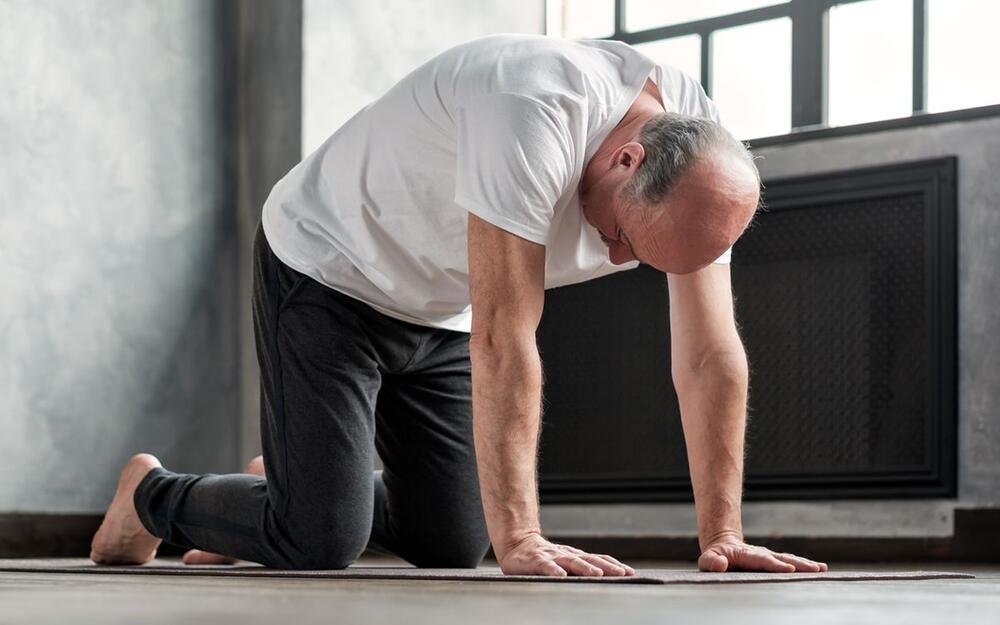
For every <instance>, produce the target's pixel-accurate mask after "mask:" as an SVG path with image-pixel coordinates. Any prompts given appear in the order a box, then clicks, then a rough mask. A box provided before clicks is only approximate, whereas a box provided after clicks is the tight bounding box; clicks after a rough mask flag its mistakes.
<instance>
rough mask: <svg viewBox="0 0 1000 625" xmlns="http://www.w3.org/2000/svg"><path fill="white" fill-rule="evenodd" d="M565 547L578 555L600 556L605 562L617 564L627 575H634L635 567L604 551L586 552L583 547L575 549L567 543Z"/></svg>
mask: <svg viewBox="0 0 1000 625" xmlns="http://www.w3.org/2000/svg"><path fill="white" fill-rule="evenodd" d="M565 548H566V549H568V550H570V551H571V552H573V553H575V554H576V555H578V556H584V555H588V556H596V557H598V558H601V559H602V560H604V561H606V562H610V563H611V564H612V565H614V566H617V567H620V568H622V569H624V570H625V572H626V573H627V574H629V575H635V569H634V568H632V567H630V566H629V565H627V564H625V563H624V562H622V561H620V560H618V559H617V558H613V557H611V556H609V555H608V554H606V553H587V552H586V551H584V550H583V549H577V548H576V547H570V546H568V545H566V546H565Z"/></svg>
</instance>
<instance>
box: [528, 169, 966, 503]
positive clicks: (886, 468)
mask: <svg viewBox="0 0 1000 625" xmlns="http://www.w3.org/2000/svg"><path fill="white" fill-rule="evenodd" d="M955 176H956V159H954V158H944V159H936V160H929V161H920V162H910V163H900V164H895V165H891V166H882V167H875V168H865V169H856V170H850V171H841V172H833V173H828V174H822V175H812V176H806V177H796V178H788V179H782V180H771V181H768V182H767V185H766V189H765V193H764V199H765V203H766V205H767V208H766V209H765V210H764V211H763V212H761V213H760V214H759V215H758V216H757V218H756V219H755V221H754V224H753V225H752V227H751V228H750V229H749V230H748V231H747V232H746V233H745V234H744V236H743V237H741V239H740V240H739V242H738V243H737V244H736V247H735V250H734V254H733V265H732V274H733V290H734V294H735V297H736V300H737V301H736V312H737V317H738V319H739V323H740V327H741V336H742V337H743V340H744V344H745V346H746V349H747V353H748V357H749V360H750V365H751V376H750V389H751V390H750V414H751V418H750V422H749V426H748V432H747V441H748V445H747V465H746V467H747V468H746V497H747V498H748V499H807V498H823V499H827V498H847V497H850V498H857V497H878V498H897V497H900V498H901V497H949V496H954V494H955V488H956V486H955V481H956V480H955V463H956V437H955V419H956V396H955V392H956V379H957V376H956V351H955V343H956V328H955V313H956V284H955V282H956V281H955V276H956V265H955V255H956V254H955V240H956V197H955V193H956V192H955V188H956V185H955ZM668 314H669V313H668V304H667V287H666V279H665V277H664V275H663V274H662V273H659V272H657V271H655V270H652V269H650V268H648V267H645V266H642V267H639V268H638V269H636V270H633V271H627V272H623V273H620V274H615V275H612V276H609V277H606V278H602V279H599V280H594V281H591V282H587V283H583V284H579V285H573V286H569V287H563V288H559V289H554V290H552V291H549V292H548V293H547V295H546V302H545V313H544V315H543V318H542V322H541V325H540V327H539V332H538V342H539V348H540V350H541V353H542V361H543V366H544V369H545V404H544V406H545V416H544V421H545V425H544V430H543V435H542V442H541V450H540V488H541V493H542V498H543V501H546V502H611V501H621V502H625V501H637V502H638V501H677V500H689V499H690V498H691V487H690V482H689V479H688V474H687V457H686V454H685V450H684V442H683V435H682V431H681V425H680V413H679V409H678V406H677V398H676V396H675V394H674V389H673V385H672V383H671V380H670V356H669V352H670V339H669V333H668V323H667V319H668Z"/></svg>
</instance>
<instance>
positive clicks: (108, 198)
mask: <svg viewBox="0 0 1000 625" xmlns="http://www.w3.org/2000/svg"><path fill="white" fill-rule="evenodd" d="M220 19H223V18H222V12H221V11H220V10H219V6H218V5H217V3H214V2H205V1H203V0H184V1H181V0H172V1H171V2H139V1H128V0H115V1H110V0H105V1H96V0H88V1H80V2H61V1H59V0H45V1H39V0H24V1H12V0H0V284H2V285H3V287H2V295H0V345H2V355H0V512H10V511H46V512H59V511H66V512H92V511H93V512H97V511H103V509H104V508H105V506H106V504H107V502H108V501H109V500H110V497H111V495H112V493H113V487H114V483H115V480H116V478H117V472H118V470H119V468H120V467H121V464H122V463H123V461H124V460H125V459H126V458H128V456H129V455H131V454H132V453H135V452H137V451H140V450H142V451H149V452H152V453H154V454H157V455H159V456H160V457H161V459H162V460H163V461H164V464H166V465H167V466H169V467H171V468H174V469H177V470H182V471H195V472H204V471H220V470H230V469H232V468H235V466H236V462H237V459H236V452H237V443H238V440H237V436H236V427H237V423H238V422H237V411H238V410H237V406H238V404H237V391H238V383H239V376H238V370H237V354H238V350H239V342H238V340H237V338H238V337H237V333H236V330H235V323H234V319H235V315H236V306H237V300H236V296H235V289H236V284H235V280H234V275H235V271H236V251H235V250H236V237H235V227H234V223H235V222H234V220H235V217H234V214H233V210H232V206H231V203H232V202H231V196H232V193H231V187H232V184H231V180H232V176H231V175H230V173H229V169H230V164H229V163H228V162H227V158H228V146H229V143H230V137H229V134H228V133H229V131H228V130H227V128H228V127H229V125H228V122H227V119H226V117H227V116H226V108H225V107H226V102H225V99H226V96H227V94H226V89H227V82H226V76H227V75H228V73H226V72H224V71H222V70H223V68H224V67H225V66H226V65H225V64H226V63H227V61H226V59H225V54H224V51H223V50H222V43H223V41H222V39H220V37H219V32H220V31H221V28H220V27H221V25H220Z"/></svg>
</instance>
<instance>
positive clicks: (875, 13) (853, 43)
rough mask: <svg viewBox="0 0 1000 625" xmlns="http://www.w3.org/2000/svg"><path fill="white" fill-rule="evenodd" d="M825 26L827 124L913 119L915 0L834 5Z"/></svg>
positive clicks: (838, 124) (887, 0)
mask: <svg viewBox="0 0 1000 625" xmlns="http://www.w3.org/2000/svg"><path fill="white" fill-rule="evenodd" d="M827 28H828V43H827V46H828V50H829V52H828V55H829V56H828V61H827V72H828V74H827V76H828V78H827V81H828V82H827V120H826V121H827V123H828V124H829V125H831V126H843V125H845V124H858V123H862V122H870V121H875V120H878V119H891V118H893V117H906V116H907V115H909V114H910V113H911V112H912V108H911V107H912V106H913V0H868V1H866V2H852V3H850V4H840V5H836V6H833V7H830V12H829V14H828V17H827ZM890 42H891V43H890Z"/></svg>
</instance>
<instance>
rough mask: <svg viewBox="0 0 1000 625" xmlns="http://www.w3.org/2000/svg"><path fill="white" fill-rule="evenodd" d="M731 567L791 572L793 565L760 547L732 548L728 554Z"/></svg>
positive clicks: (747, 569)
mask: <svg viewBox="0 0 1000 625" xmlns="http://www.w3.org/2000/svg"><path fill="white" fill-rule="evenodd" d="M728 557H729V564H730V567H731V568H734V569H743V570H745V571H767V572H770V573H793V572H795V565H794V564H789V563H787V562H782V561H781V560H779V559H777V558H776V557H774V554H773V553H771V551H770V550H768V549H764V548H762V547H751V548H741V549H734V550H731V552H730V553H729V554H728Z"/></svg>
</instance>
